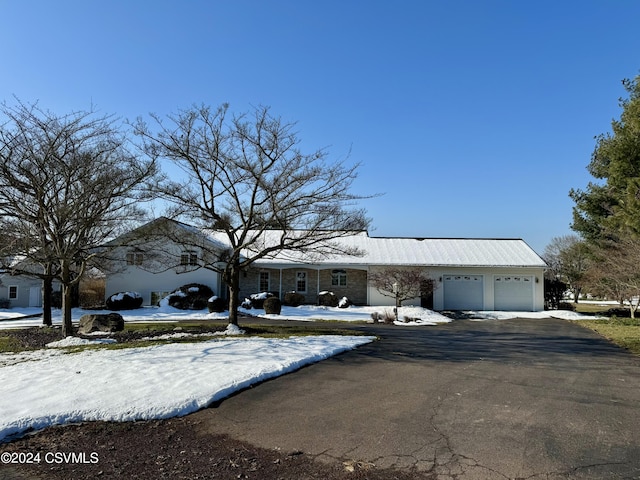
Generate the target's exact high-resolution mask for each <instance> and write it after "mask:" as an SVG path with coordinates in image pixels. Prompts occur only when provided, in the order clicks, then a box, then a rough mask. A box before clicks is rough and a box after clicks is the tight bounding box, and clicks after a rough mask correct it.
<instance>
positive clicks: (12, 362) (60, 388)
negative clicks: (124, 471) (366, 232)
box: [0, 306, 593, 440]
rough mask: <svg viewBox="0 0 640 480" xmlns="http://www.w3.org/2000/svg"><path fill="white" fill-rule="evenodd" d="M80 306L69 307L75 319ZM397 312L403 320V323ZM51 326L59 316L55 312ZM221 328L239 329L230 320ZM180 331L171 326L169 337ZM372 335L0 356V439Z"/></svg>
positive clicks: (136, 406)
mask: <svg viewBox="0 0 640 480" xmlns="http://www.w3.org/2000/svg"><path fill="white" fill-rule="evenodd" d="M374 312H378V313H380V314H382V315H385V314H386V315H393V309H392V308H390V307H349V308H346V309H341V308H331V307H317V306H301V307H283V308H282V312H281V315H265V314H264V311H262V310H248V311H244V312H243V313H246V314H251V315H254V316H260V317H265V318H272V319H282V320H287V319H288V320H299V321H310V322H313V321H319V320H329V321H331V320H333V321H343V322H353V321H357V322H363V321H364V322H371V321H372V319H371V315H372V313H374ZM34 313H38V310H36V309H31V308H30V309H12V310H0V320H2V321H0V329H1V328H16V327H29V326H37V325H40V324H41V322H42V319H41V318H40V317H35V318H17V317H21V316H25V315H32V314H34ZM85 313H97V312H95V311H92V312H88V311H84V310H82V309H74V310H73V319H74V321H77V320H78V319H79V318H80V317H81V316H82V315H83V314H85ZM120 313H121V314H122V315H123V317H124V319H125V321H126V322H150V321H158V322H171V321H176V320H183V319H195V320H198V319H202V320H204V319H215V318H219V319H225V318H227V317H226V315H225V314H224V313H223V314H217V313H211V314H210V313H208V312H207V311H206V310H203V311H197V312H194V311H183V310H177V309H174V308H172V307H168V306H165V307H161V308H152V307H150V308H142V309H137V310H129V311H122V312H120ZM468 313H472V314H473V315H472V316H473V317H474V320H477V321H482V320H504V319H510V318H516V317H521V318H522V317H526V318H547V317H549V316H553V317H557V318H564V319H570V320H574V319H579V318H593V317H585V316H582V315H580V314H577V313H575V312H565V311H554V312H468ZM399 317H400V319H401V321H400V322H398V325H435V324H438V323H447V322H451V321H452V320H451V319H450V318H448V317H445V316H443V315H441V314H439V313H437V312H433V311H431V310H426V309H423V308H419V307H402V308H401V309H400V311H399ZM405 317H409V318H411V319H412V320H411V321H410V322H404V321H403V320H404V319H405ZM53 321H54V324H59V323H60V322H61V315H60V311H54V314H53ZM230 327H231V326H229V327H228V328H227V330H225V331H224V332H220V333H223V334H237V333H242V332H239V331H237V330H234V329H232V328H230ZM174 335H175V336H182V337H184V336H185V335H186V334H184V333H176V334H172V335H171V336H172V337H173V336H174ZM373 339H374V337H362V336H336V335H323V336H312V337H291V338H288V339H266V338H256V337H251V338H244V337H227V338H220V339H214V340H208V341H203V342H193V343H172V344H165V345H154V346H150V347H138V348H128V349H117V350H113V349H91V350H85V351H82V352H80V353H64V352H63V351H61V350H60V349H59V348H48V349H45V350H38V351H30V352H22V353H19V354H0V385H2V392H1V394H0V412H2V416H1V417H0V440H2V439H3V438H5V437H7V436H9V435H14V434H19V433H21V432H24V431H26V430H29V429H38V428H43V427H46V426H48V425H52V424H62V423H69V422H78V421H83V420H115V421H125V420H136V419H152V418H168V417H173V416H179V415H185V414H187V413H190V412H193V411H195V410H198V409H200V408H203V407H205V406H207V405H209V404H211V403H212V402H214V401H216V400H219V399H221V398H224V397H226V396H228V395H229V394H231V393H232V392H234V391H237V390H239V389H242V388H245V387H247V386H249V385H251V384H253V383H256V382H259V381H262V380H264V379H267V378H272V377H276V376H278V375H282V374H284V373H286V372H290V371H292V370H294V369H297V368H300V367H301V366H303V365H305V364H308V363H311V362H316V361H319V360H322V359H325V358H327V357H329V356H331V355H335V354H337V353H340V352H342V351H345V350H348V349H352V348H356V347H357V346H359V345H362V344H364V343H367V342H370V341H372V340H373ZM108 341H109V340H106V339H98V338H96V340H91V341H87V340H82V339H73V338H69V339H64V340H62V341H60V342H55V343H54V344H50V345H49V346H50V347H61V346H73V345H84V344H87V343H106V342H108Z"/></svg>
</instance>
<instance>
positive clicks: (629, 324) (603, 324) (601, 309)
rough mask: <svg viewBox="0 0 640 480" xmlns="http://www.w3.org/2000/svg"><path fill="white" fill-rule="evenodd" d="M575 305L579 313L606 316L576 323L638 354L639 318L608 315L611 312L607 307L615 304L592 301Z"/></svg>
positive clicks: (639, 349)
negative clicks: (603, 304)
mask: <svg viewBox="0 0 640 480" xmlns="http://www.w3.org/2000/svg"><path fill="white" fill-rule="evenodd" d="M576 307H577V308H576V311H577V312H579V313H583V314H587V315H594V316H596V315H598V316H602V317H607V318H605V319H600V320H596V319H594V320H579V321H576V323H578V324H579V325H582V326H583V327H587V328H590V329H591V330H593V331H594V332H596V333H598V334H599V335H602V336H603V337H605V338H606V339H608V340H610V341H611V342H613V343H615V344H616V345H618V346H620V347H622V348H625V349H627V350H629V351H630V352H632V353H633V354H635V355H640V319H638V318H629V317H619V316H615V315H614V316H611V317H609V315H610V314H611V312H609V309H610V308H615V305H608V306H602V305H596V304H593V303H578V304H577V305H576ZM618 311H619V310H618Z"/></svg>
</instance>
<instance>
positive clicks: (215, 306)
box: [207, 296, 227, 313]
mask: <svg viewBox="0 0 640 480" xmlns="http://www.w3.org/2000/svg"><path fill="white" fill-rule="evenodd" d="M207 308H208V309H209V313H212V312H215V313H222V312H224V311H225V310H226V309H227V301H226V300H225V299H224V298H218V297H216V296H213V297H211V298H209V300H208V301H207Z"/></svg>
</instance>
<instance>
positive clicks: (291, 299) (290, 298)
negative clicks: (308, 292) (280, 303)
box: [284, 292, 305, 307]
mask: <svg viewBox="0 0 640 480" xmlns="http://www.w3.org/2000/svg"><path fill="white" fill-rule="evenodd" d="M304 301H305V298H304V295H302V294H301V293H297V292H287V293H285V294H284V304H285V305H288V306H290V307H299V306H300V305H302V304H303V303H304Z"/></svg>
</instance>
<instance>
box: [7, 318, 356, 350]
mask: <svg viewBox="0 0 640 480" xmlns="http://www.w3.org/2000/svg"><path fill="white" fill-rule="evenodd" d="M176 328H177V330H176ZM225 328H226V324H224V325H222V324H221V325H212V324H211V323H210V322H207V321H202V322H200V321H193V322H175V323H156V322H150V323H133V324H125V330H124V332H125V333H136V334H139V335H140V336H145V337H153V336H155V335H160V334H166V333H178V332H180V333H204V334H209V333H210V334H211V335H206V336H193V337H183V338H171V339H165V340H141V339H138V338H129V339H128V340H127V341H121V342H119V343H106V344H93V345H75V346H72V347H64V350H65V351H66V352H68V353H75V352H80V351H83V350H86V349H97V348H99V349H113V350H115V349H122V348H136V347H150V346H153V345H162V344H167V343H185V342H186V343H193V342H202V341H207V340H211V339H212V338H222V337H219V336H214V332H215V331H223V330H224V329H225ZM240 328H241V329H243V330H245V332H246V335H244V336H256V337H264V338H289V337H291V336H308V335H366V333H365V332H358V331H355V330H348V329H345V328H336V327H335V326H328V325H326V324H324V325H322V324H320V325H319V324H316V323H309V325H303V326H297V325H293V326H288V325H260V324H255V325H254V324H246V325H245V324H241V325H240ZM21 331H22V332H23V331H24V330H14V331H12V330H5V331H3V332H0V353H8V352H13V353H17V352H21V351H26V350H33V349H34V347H33V346H31V347H30V346H28V345H26V344H25V343H24V342H23V341H21V338H20V336H19V333H20V332H21ZM38 331H39V332H45V330H44V329H41V328H39V329H38ZM12 332H14V334H12ZM48 333H56V334H59V330H53V331H52V332H48ZM56 339H60V337H59V336H57V335H55V338H53V339H52V338H51V337H50V339H49V340H48V341H54V340H56ZM41 345H42V344H41ZM35 348H38V347H35Z"/></svg>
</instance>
